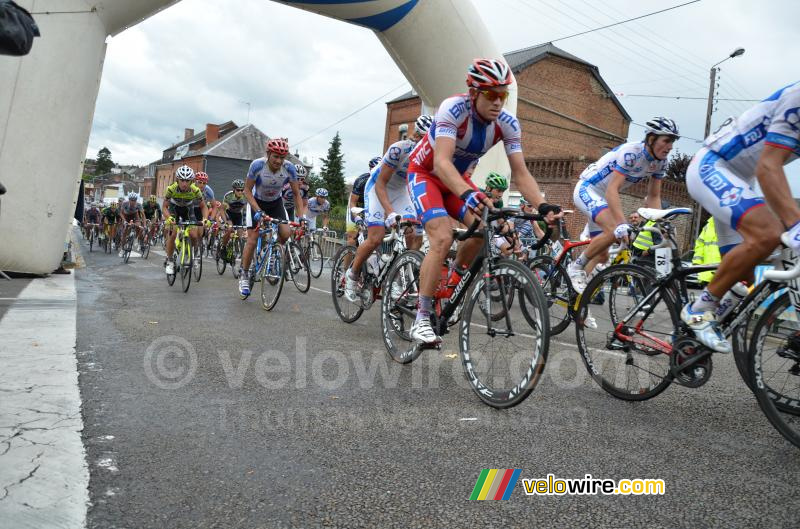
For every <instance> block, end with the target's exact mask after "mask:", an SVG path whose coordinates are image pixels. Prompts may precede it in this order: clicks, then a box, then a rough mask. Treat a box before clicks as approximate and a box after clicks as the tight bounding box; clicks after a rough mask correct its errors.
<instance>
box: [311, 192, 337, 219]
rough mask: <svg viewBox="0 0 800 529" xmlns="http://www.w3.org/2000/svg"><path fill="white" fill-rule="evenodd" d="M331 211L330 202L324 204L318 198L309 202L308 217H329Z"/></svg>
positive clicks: (326, 201)
mask: <svg viewBox="0 0 800 529" xmlns="http://www.w3.org/2000/svg"><path fill="white" fill-rule="evenodd" d="M330 210H331V201H330V200H325V203H324V204H322V203H321V201H320V199H319V198H318V197H314V198H311V199H309V201H308V205H307V207H306V217H308V218H310V219H313V218H316V217H318V216H320V215H327V214H328V212H329V211H330Z"/></svg>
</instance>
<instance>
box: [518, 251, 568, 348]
mask: <svg viewBox="0 0 800 529" xmlns="http://www.w3.org/2000/svg"><path fill="white" fill-rule="evenodd" d="M528 267H529V268H530V269H531V272H533V275H534V277H535V278H536V279H537V280H538V281H539V284H540V285H541V287H542V292H544V296H545V299H546V301H547V306H548V312H549V314H550V336H556V335H558V334H561V333H562V332H564V330H565V329H566V328H567V327H569V324H570V322H572V306H573V304H574V295H573V292H574V291H573V290H572V283H571V282H570V280H569V276H567V271H566V270H565V269H564V267H562V266H561V265H557V264H556V262H555V259H553V258H552V257H550V256H549V255H540V256H538V257H534V258H533V259H532V260H531V262H530V263H529V264H528ZM556 307H558V308H556ZM520 308H521V309H522V310H523V311H526V310H527V307H526V305H525V300H524V299H521V300H520ZM562 313H563V314H562Z"/></svg>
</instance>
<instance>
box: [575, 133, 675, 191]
mask: <svg viewBox="0 0 800 529" xmlns="http://www.w3.org/2000/svg"><path fill="white" fill-rule="evenodd" d="M666 169H667V160H657V159H655V158H654V157H653V156H651V155H650V153H649V152H647V147H646V146H645V144H644V142H643V141H638V142H631V143H623V144H622V145H620V146H618V147H617V148H615V149H614V150H612V151H610V152H607V153H606V154H604V155H603V157H602V158H600V159H599V160H597V162H595V163H593V164H591V165H590V166H589V167H587V168H586V169H584V171H583V173H581V176H580V179H581V183H582V184H586V185H590V186H592V187H593V188H594V189H595V190H596V191H599V192H601V194H603V195H605V191H606V189H607V188H608V184H609V182H610V181H611V178H612V175H613V173H614V172H617V173H622V174H623V175H625V183H624V184H623V185H622V186H621V187H620V190H622V189H625V188H626V187H630V186H632V185H633V184H635V183H637V182H640V181H641V180H644V179H645V178H647V177H650V176H652V177H653V178H658V179H661V178H664V173H665V172H666Z"/></svg>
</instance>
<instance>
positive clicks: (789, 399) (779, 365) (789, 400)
mask: <svg viewBox="0 0 800 529" xmlns="http://www.w3.org/2000/svg"><path fill="white" fill-rule="evenodd" d="M787 309H789V310H793V307H792V302H791V296H790V294H789V292H784V293H783V294H781V296H780V297H779V298H778V299H777V300H775V301H773V302H772V303H771V304H770V305H769V307H768V308H767V309H766V310H765V311H764V313H763V314H762V315H761V316H760V317H759V318H758V321H757V322H756V326H755V328H754V330H753V337H752V339H751V340H750V350H749V351H748V356H747V358H748V365H749V373H751V374H752V375H751V376H752V379H751V386H752V388H753V393H754V394H755V396H756V400H757V401H758V405H759V407H760V408H761V411H762V412H764V415H766V416H767V419H768V420H769V422H770V424H772V426H773V427H774V428H775V429H776V430H778V432H780V434H781V435H783V437H784V438H786V440H787V441H789V442H790V443H792V444H793V445H795V446H796V447H798V448H800V361H798V360H797V355H799V354H800V351H798V344H797V342H796V338H797V336H798V335H797V333H798V329H800V326H799V325H798V322H797V318H796V315H795V316H794V319H793V320H792V319H789V318H781V317H780V316H781V315H782V314H783V313H784V311H786V310H787ZM776 329H780V330H785V331H788V332H790V333H791V334H792V337H791V338H790V339H787V338H783V337H780V335H776V334H775V331H776ZM770 331H772V332H770ZM790 340H791V341H790ZM767 342H769V343H770V344H771V345H770V347H769V349H770V350H769V351H766V352H765V351H764V347H765V345H767ZM773 345H777V347H776V348H775V350H774V351H773V350H772V349H773ZM792 357H794V358H792ZM781 374H786V375H787V378H786V381H785V382H783V383H782V384H781V383H780V382H779V381H777V380H776V377H779V376H780V375H781ZM778 386H780V387H781V391H786V389H785V388H786V387H787V386H789V387H790V388H792V389H793V392H792V393H781V392H779V391H777V390H776V389H774V388H775V387H778Z"/></svg>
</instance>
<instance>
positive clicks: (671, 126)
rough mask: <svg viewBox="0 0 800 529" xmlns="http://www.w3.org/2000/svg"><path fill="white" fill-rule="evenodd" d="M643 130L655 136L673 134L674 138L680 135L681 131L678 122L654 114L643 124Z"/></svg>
mask: <svg viewBox="0 0 800 529" xmlns="http://www.w3.org/2000/svg"><path fill="white" fill-rule="evenodd" d="M644 132H645V135H647V134H655V135H656V136H674V137H675V139H678V138H680V137H681V132H680V130H678V124H677V123H675V121H674V120H672V119H670V118H665V117H663V116H656V117H654V118H653V119H651V120H650V121H648V122H647V123H645V124H644Z"/></svg>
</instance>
